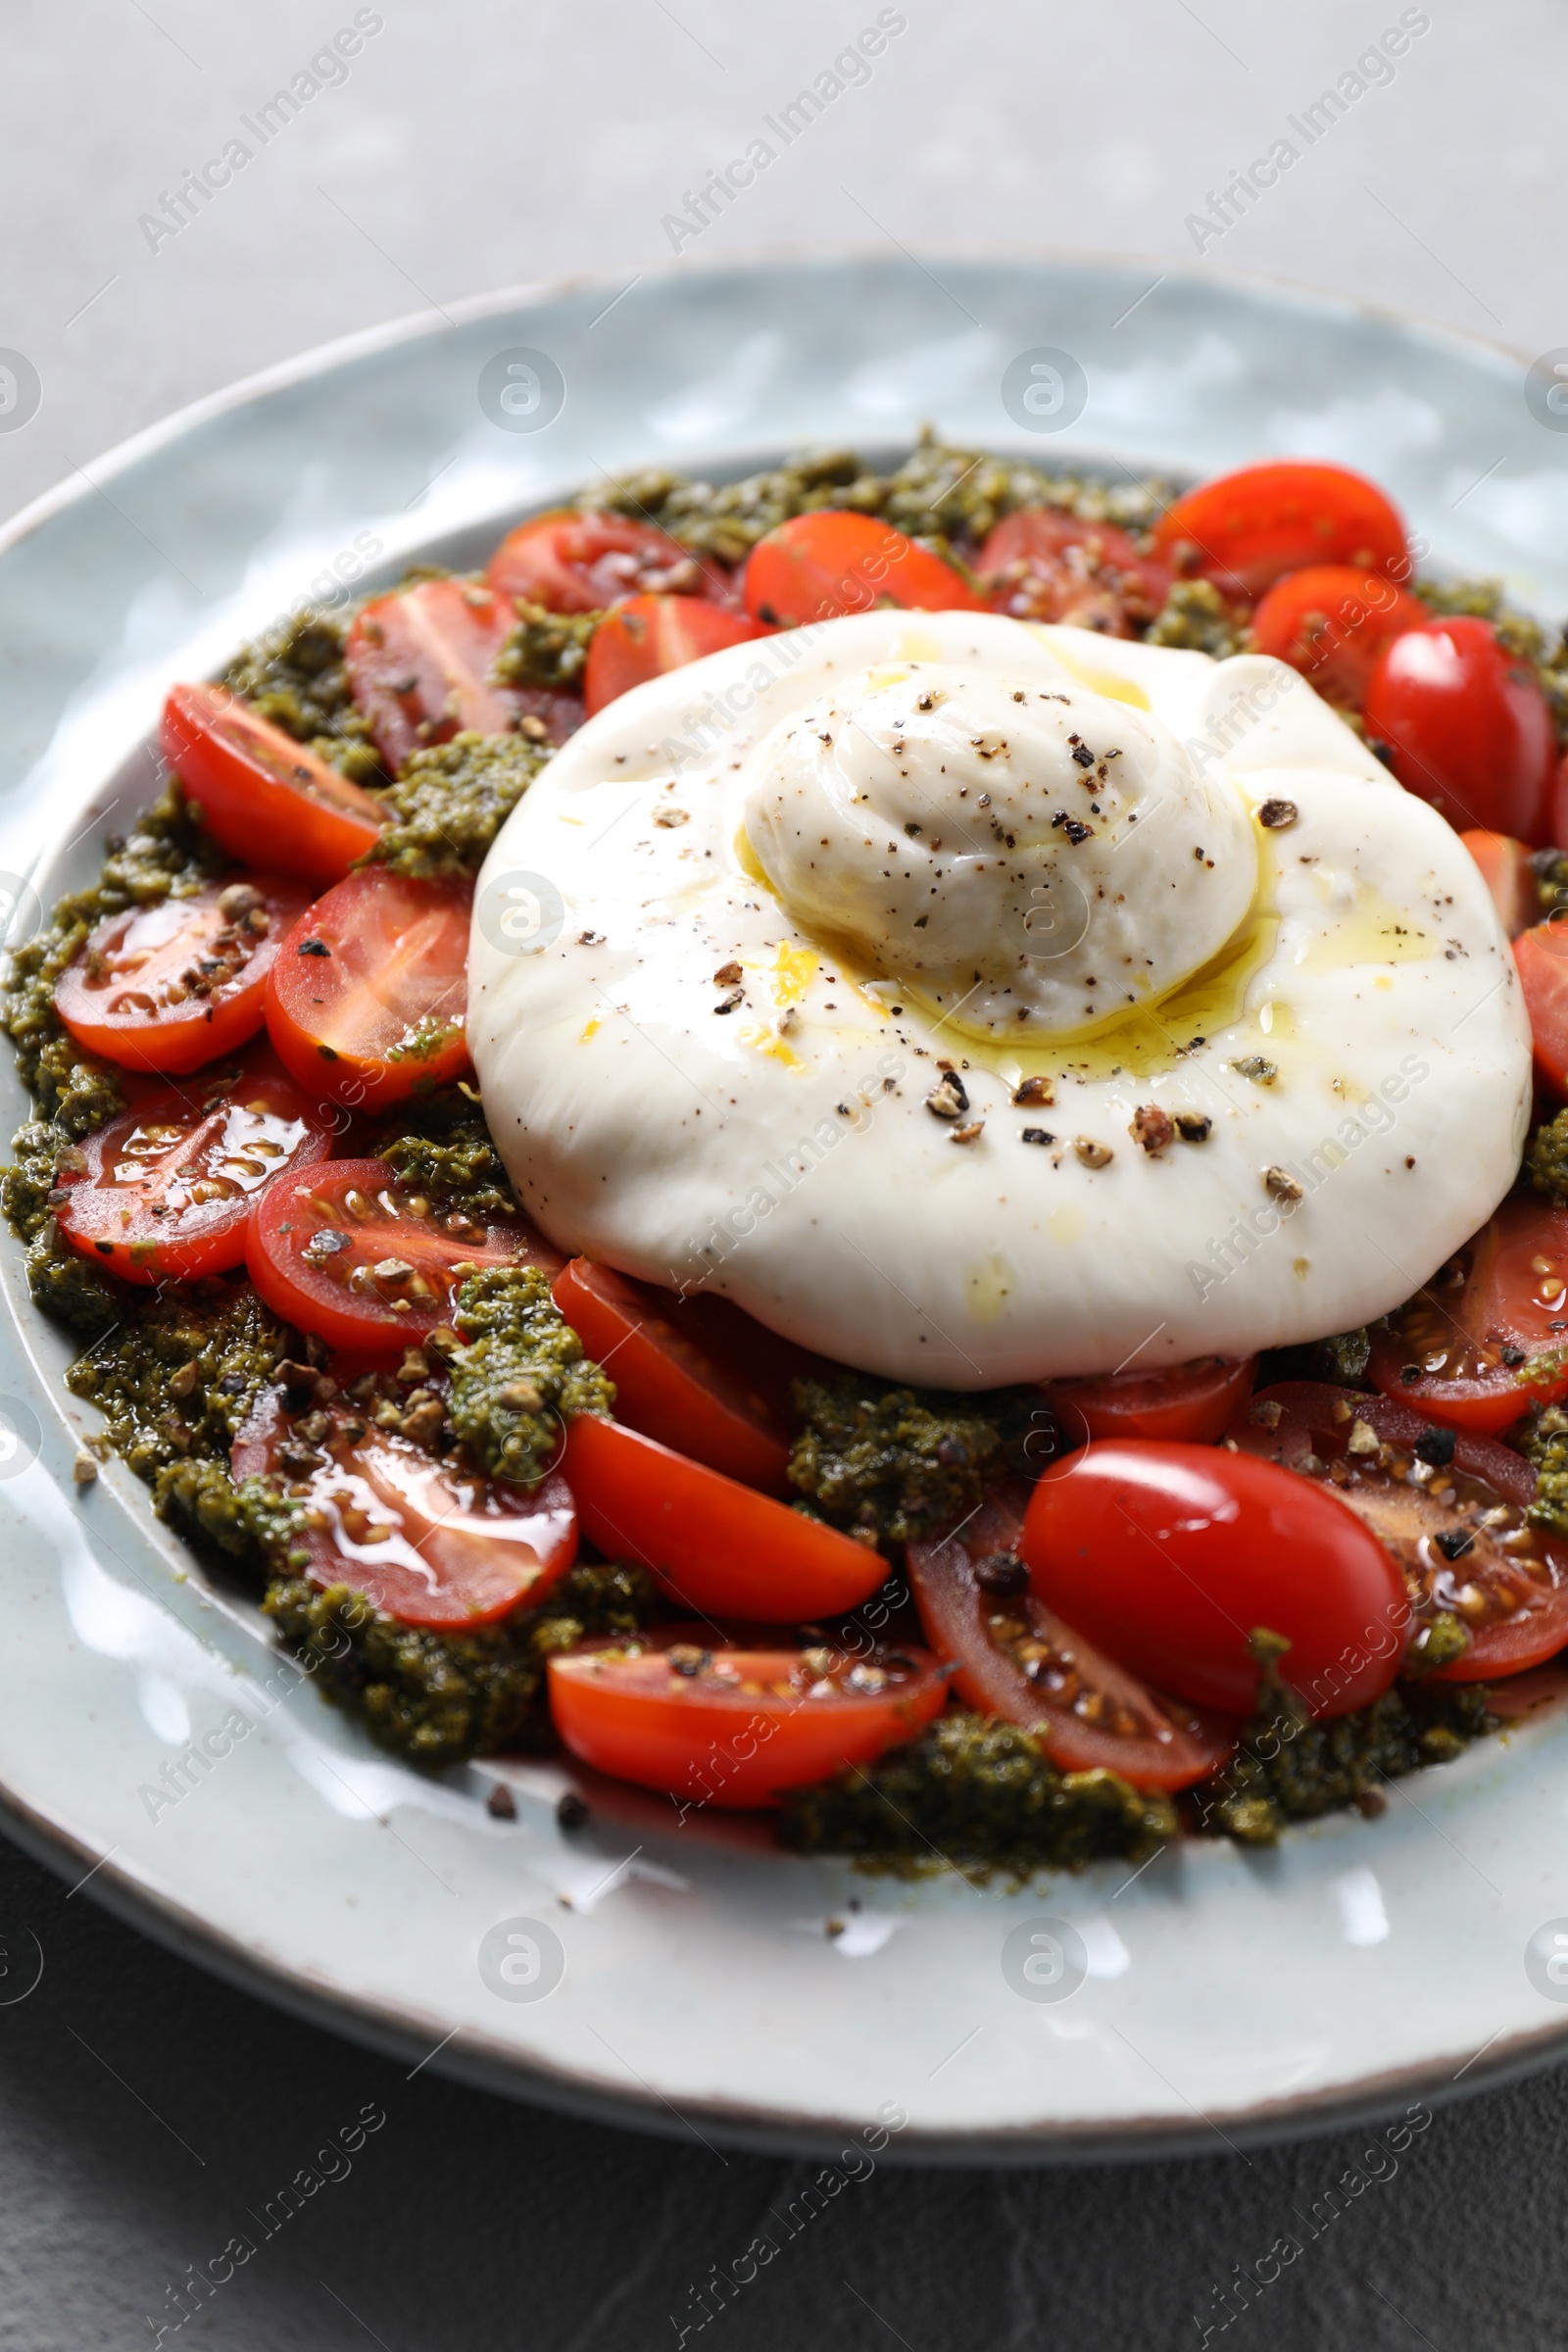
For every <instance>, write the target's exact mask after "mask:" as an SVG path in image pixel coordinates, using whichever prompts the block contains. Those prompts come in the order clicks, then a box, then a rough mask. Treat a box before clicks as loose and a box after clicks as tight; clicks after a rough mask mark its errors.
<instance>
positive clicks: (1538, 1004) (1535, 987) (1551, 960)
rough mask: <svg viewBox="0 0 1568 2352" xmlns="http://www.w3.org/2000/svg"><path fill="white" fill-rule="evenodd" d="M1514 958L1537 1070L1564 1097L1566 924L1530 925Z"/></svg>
mask: <svg viewBox="0 0 1568 2352" xmlns="http://www.w3.org/2000/svg"><path fill="white" fill-rule="evenodd" d="M1513 959H1514V964H1515V966H1516V968H1517V970H1518V973H1519V986H1520V988H1521V989H1522V990H1523V991H1524V1000H1525V1010H1526V1011H1527V1012H1528V1013H1529V1015H1530V1042H1531V1045H1532V1047H1533V1048H1534V1051H1535V1056H1536V1069H1537V1071H1538V1073H1539V1075H1540V1076H1541V1077H1542V1078H1543V1079H1544V1081H1545V1083H1546V1085H1547V1086H1549V1087H1550V1088H1551V1089H1552V1091H1553V1093H1554V1094H1558V1095H1568V922H1560V921H1558V920H1556V919H1555V918H1553V919H1552V920H1551V921H1549V922H1544V923H1532V924H1531V926H1530V928H1529V930H1528V931H1522V932H1521V933H1520V935H1519V937H1518V938H1517V939H1516V940H1515V941H1514V943H1513Z"/></svg>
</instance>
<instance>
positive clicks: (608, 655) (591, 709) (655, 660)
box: [583, 596, 770, 718]
mask: <svg viewBox="0 0 1568 2352" xmlns="http://www.w3.org/2000/svg"><path fill="white" fill-rule="evenodd" d="M769 634H770V632H769V631H768V630H766V629H764V628H762V627H760V625H759V623H758V622H756V621H755V620H749V619H748V618H747V616H746V614H745V613H731V612H727V611H726V610H725V608H724V607H723V606H722V605H710V604H705V603H704V602H703V601H702V599H701V598H700V597H695V596H634V597H632V598H630V599H629V600H628V601H627V602H626V603H625V604H623V605H617V606H616V607H615V610H614V611H613V613H606V615H605V617H604V619H603V620H602V621H601V622H600V623H599V626H598V628H597V629H595V631H594V633H593V635H592V637H591V638H590V639H589V641H588V660H587V662H586V663H585V664H584V667H583V703H584V707H585V709H586V710H587V712H588V715H589V717H590V718H592V717H593V715H594V713H595V711H602V710H603V709H604V708H605V705H606V704H607V703H613V702H614V701H615V700H616V698H617V697H618V696H620V695H623V694H629V693H630V691H631V689H632V687H634V686H641V685H644V684H645V683H646V682H647V680H648V679H649V678H658V677H662V675H663V673H664V671H665V670H666V669H684V668H685V666H686V664H687V662H700V661H701V660H702V659H703V656H704V655H705V654H719V653H722V652H723V651H724V650H725V648H726V647H727V646H731V645H745V644H746V643H747V642H748V640H749V639H751V638H753V637H765V636H767V635H769Z"/></svg>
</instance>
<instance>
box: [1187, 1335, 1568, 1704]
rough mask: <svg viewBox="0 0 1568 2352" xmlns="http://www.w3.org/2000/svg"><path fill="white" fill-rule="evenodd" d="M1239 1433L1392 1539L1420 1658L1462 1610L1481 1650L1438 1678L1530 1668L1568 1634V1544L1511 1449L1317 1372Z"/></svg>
mask: <svg viewBox="0 0 1568 2352" xmlns="http://www.w3.org/2000/svg"><path fill="white" fill-rule="evenodd" d="M1369 1433H1370V1436H1371V1437H1373V1438H1376V1440H1377V1441H1378V1443H1377V1445H1376V1446H1372V1445H1370V1444H1369V1442H1368V1434H1369ZM1231 1434H1232V1436H1233V1438H1234V1439H1235V1440H1236V1442H1237V1444H1238V1445H1239V1446H1242V1448H1243V1449H1244V1450H1245V1451H1247V1452H1249V1453H1256V1454H1260V1455H1261V1456H1262V1457H1263V1458H1264V1460H1266V1461H1276V1462H1283V1463H1284V1464H1285V1465H1286V1467H1287V1468H1289V1469H1299V1468H1300V1467H1301V1466H1302V1464H1303V1463H1304V1464H1305V1466H1306V1472H1307V1475H1308V1476H1310V1477H1314V1478H1321V1479H1326V1480H1328V1481H1329V1482H1331V1483H1332V1485H1333V1488H1334V1492H1335V1493H1336V1494H1337V1495H1339V1497H1340V1499H1341V1501H1342V1502H1348V1504H1349V1506H1350V1508H1351V1510H1352V1511H1354V1513H1355V1515H1356V1517H1357V1518H1358V1519H1360V1520H1362V1521H1364V1523H1365V1524H1366V1525H1367V1526H1368V1527H1369V1528H1370V1529H1371V1530H1372V1533H1373V1534H1374V1535H1375V1536H1376V1537H1377V1538H1378V1539H1379V1541H1380V1542H1381V1543H1382V1544H1385V1545H1386V1546H1387V1548H1388V1550H1389V1551H1390V1552H1391V1553H1392V1554H1393V1556H1394V1558H1395V1559H1396V1561H1397V1563H1398V1566H1399V1570H1400V1572H1401V1574H1402V1575H1403V1577H1404V1580H1405V1586H1406V1590H1407V1592H1408V1593H1409V1596H1410V1608H1409V1612H1408V1624H1407V1627H1406V1631H1405V1640H1404V1642H1403V1643H1402V1644H1401V1646H1402V1647H1403V1648H1404V1651H1405V1655H1406V1658H1407V1659H1408V1658H1409V1657H1410V1656H1411V1653H1412V1651H1413V1654H1414V1659H1415V1661H1416V1662H1417V1663H1419V1660H1420V1656H1421V1649H1422V1646H1423V1637H1424V1636H1425V1634H1426V1632H1427V1630H1428V1629H1429V1628H1430V1626H1431V1624H1432V1620H1433V1619H1434V1617H1435V1616H1436V1615H1437V1614H1438V1612H1439V1611H1440V1610H1446V1611H1448V1612H1449V1613H1450V1614H1451V1615H1453V1616H1455V1617H1457V1618H1458V1620H1459V1622H1460V1623H1461V1624H1462V1625H1463V1627H1464V1629H1465V1631H1466V1633H1467V1634H1468V1635H1469V1637H1470V1641H1469V1646H1468V1647H1467V1648H1466V1649H1465V1651H1464V1652H1463V1654H1462V1655H1461V1656H1459V1657H1457V1658H1454V1659H1452V1660H1451V1661H1450V1662H1449V1664H1448V1665H1446V1666H1440V1667H1438V1668H1437V1669H1435V1671H1434V1673H1433V1680H1434V1681H1436V1682H1448V1683H1480V1682H1485V1681H1487V1680H1488V1679H1489V1678H1490V1677H1492V1676H1494V1675H1510V1674H1518V1673H1522V1672H1523V1671H1524V1669H1525V1668H1526V1667H1531V1666H1539V1665H1540V1664H1541V1663H1542V1662H1543V1660H1544V1659H1546V1658H1551V1657H1555V1656H1556V1654H1557V1652H1558V1650H1559V1649H1561V1648H1562V1646H1563V1644H1564V1643H1565V1642H1568V1544H1561V1543H1559V1542H1557V1541H1556V1540H1555V1539H1554V1538H1553V1537H1550V1536H1547V1535H1544V1534H1543V1533H1542V1532H1541V1530H1540V1529H1538V1528H1533V1527H1531V1526H1529V1525H1528V1524H1527V1522H1526V1517H1525V1514H1526V1512H1527V1511H1528V1509H1529V1507H1530V1504H1531V1503H1532V1501H1533V1500H1534V1499H1535V1493H1536V1474H1535V1471H1534V1470H1533V1469H1532V1467H1531V1465H1530V1464H1529V1462H1527V1461H1526V1460H1525V1458H1524V1456H1523V1454H1520V1453H1515V1452H1514V1450H1513V1448H1512V1447H1511V1446H1499V1445H1498V1444H1497V1442H1496V1440H1495V1438H1484V1437H1478V1436H1477V1435H1476V1434H1475V1433H1474V1432H1473V1431H1471V1430H1455V1429H1446V1428H1444V1426H1443V1425H1442V1424H1441V1423H1438V1422H1433V1421H1431V1420H1429V1419H1428V1417H1427V1415H1426V1414H1425V1413H1423V1412H1419V1411H1417V1410H1416V1408H1415V1407H1414V1406H1413V1405H1409V1404H1403V1403H1400V1402H1399V1401H1398V1400H1397V1398H1395V1397H1366V1396H1362V1395H1359V1394H1358V1393H1357V1392H1356V1391H1354V1390H1352V1389H1336V1388H1330V1387H1326V1386H1323V1385H1321V1384H1320V1383H1318V1382H1316V1381H1286V1382H1283V1383H1282V1384H1281V1385H1280V1386H1279V1387H1278V1388H1273V1389H1264V1390H1263V1391H1262V1392H1261V1393H1260V1394H1259V1395H1258V1396H1256V1397H1253V1398H1252V1400H1251V1403H1250V1405H1249V1406H1248V1408H1247V1409H1246V1411H1244V1412H1243V1413H1241V1414H1239V1415H1238V1416H1237V1419H1236V1420H1235V1421H1234V1422H1233V1423H1232V1427H1231ZM1434 1456H1436V1459H1434V1458H1432V1457H1434Z"/></svg>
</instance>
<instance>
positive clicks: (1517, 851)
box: [1459, 833, 1560, 939]
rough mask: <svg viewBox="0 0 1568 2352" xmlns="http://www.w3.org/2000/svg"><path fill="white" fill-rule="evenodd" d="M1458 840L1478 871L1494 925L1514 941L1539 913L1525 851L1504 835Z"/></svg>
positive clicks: (1531, 867) (1532, 869)
mask: <svg viewBox="0 0 1568 2352" xmlns="http://www.w3.org/2000/svg"><path fill="white" fill-rule="evenodd" d="M1459 839H1460V840H1461V841H1462V842H1463V843H1464V846H1465V848H1466V849H1467V850H1468V851H1469V853H1470V855H1471V857H1472V858H1474V859H1475V861H1476V863H1477V865H1479V866H1480V868H1481V872H1482V877H1483V879H1484V880H1485V882H1486V885H1487V888H1488V890H1489V891H1490V892H1491V893H1492V904H1493V906H1494V907H1495V908H1496V910H1497V920H1498V922H1499V923H1500V924H1501V925H1502V927H1503V929H1504V931H1506V932H1507V934H1508V937H1509V938H1510V939H1517V938H1518V937H1519V934H1520V932H1521V931H1527V930H1529V929H1530V927H1531V926H1532V924H1534V922H1535V921H1536V918H1537V917H1538V915H1539V914H1540V912H1541V898H1540V893H1539V892H1538V890H1537V888H1536V869H1535V866H1534V865H1533V864H1532V862H1531V858H1530V852H1529V850H1528V849H1527V848H1526V846H1525V844H1524V843H1523V842H1522V841H1515V840H1514V839H1513V837H1512V835H1511V834H1508V833H1461V834H1460V836H1459ZM1559 928H1560V926H1559Z"/></svg>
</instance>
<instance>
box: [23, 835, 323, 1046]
mask: <svg viewBox="0 0 1568 2352" xmlns="http://www.w3.org/2000/svg"><path fill="white" fill-rule="evenodd" d="M305 902H306V893H305V892H304V891H303V890H300V889H298V888H297V887H296V886H295V885H294V884H293V883H292V882H285V881H282V880H280V879H279V877H278V876H276V875H275V874H249V875H247V876H246V878H245V879H244V881H243V882H209V883H206V884H204V886H203V887H202V888H201V889H200V890H198V891H195V892H193V893H192V894H191V896H190V897H189V898H188V899H172V898H171V899H164V900H163V901H161V903H160V904H159V905H158V906H156V907H128V908H126V909H125V910H123V912H122V913H120V914H111V915H108V916H106V917H105V919H104V920H103V921H102V922H101V923H99V924H98V925H97V927H96V928H95V929H94V930H93V931H92V933H91V934H90V935H89V937H88V939H87V943H86V945H85V946H84V947H83V949H82V950H81V953H80V954H79V955H78V956H76V958H75V960H74V961H73V962H72V963H69V964H68V965H67V966H66V968H65V970H64V971H63V972H62V973H61V975H60V977H59V979H58V980H57V981H56V982H55V1010H56V1012H58V1013H59V1015H60V1018H61V1019H62V1020H63V1021H64V1022H65V1024H66V1027H67V1028H68V1029H69V1030H70V1031H71V1034H72V1036H73V1038H74V1039H75V1041H76V1043H77V1045H78V1046H84V1047H85V1048H86V1050H87V1052H88V1053H89V1054H102V1056H103V1058H104V1059H105V1060H106V1061H114V1062H119V1063H120V1064H121V1065H122V1066H123V1068H125V1069H131V1070H162V1071H165V1072H168V1073H169V1074H171V1075H174V1076H178V1075H180V1074H181V1073H183V1072H184V1071H186V1070H196V1069H200V1067H201V1065H202V1063H203V1062H205V1061H212V1060H215V1059H217V1058H218V1057H219V1056H221V1055H222V1054H230V1053H232V1052H233V1050H234V1048H235V1047H236V1046H242V1045H243V1044H244V1043H245V1040H246V1039H247V1038H248V1037H254V1036H255V1034H256V1032H257V1030H258V1029H259V1028H260V1027H261V1025H262V1014H263V1011H264V1009H265V1005H266V1001H267V980H268V974H269V973H270V970H271V967H272V965H273V963H274V961H275V960H276V958H277V956H278V953H279V950H280V949H281V947H282V944H283V941H284V939H285V937H286V936H287V933H288V931H289V928H290V926H291V925H292V924H293V923H294V922H295V921H296V920H297V919H298V916H299V913H300V909H301V907H303V906H304V905H305Z"/></svg>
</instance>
